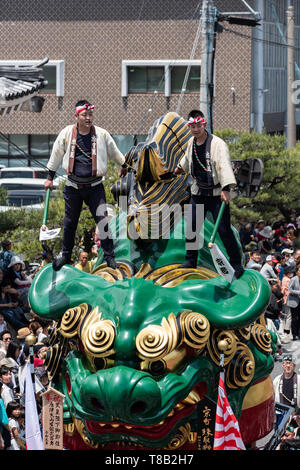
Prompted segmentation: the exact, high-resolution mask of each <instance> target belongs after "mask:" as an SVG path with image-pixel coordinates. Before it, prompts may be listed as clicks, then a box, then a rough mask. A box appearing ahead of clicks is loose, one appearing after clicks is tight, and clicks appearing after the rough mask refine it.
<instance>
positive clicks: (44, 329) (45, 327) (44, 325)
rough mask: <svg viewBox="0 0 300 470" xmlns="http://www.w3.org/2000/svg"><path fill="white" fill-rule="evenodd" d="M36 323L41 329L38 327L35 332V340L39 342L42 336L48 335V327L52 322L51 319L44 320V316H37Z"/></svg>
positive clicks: (46, 336)
mask: <svg viewBox="0 0 300 470" xmlns="http://www.w3.org/2000/svg"><path fill="white" fill-rule="evenodd" d="M38 323H39V324H40V325H41V328H42V329H38V331H37V333H38V336H37V342H38V343H40V342H41V341H43V339H44V338H48V337H49V327H51V325H52V324H53V321H52V320H45V319H44V318H39V319H38Z"/></svg>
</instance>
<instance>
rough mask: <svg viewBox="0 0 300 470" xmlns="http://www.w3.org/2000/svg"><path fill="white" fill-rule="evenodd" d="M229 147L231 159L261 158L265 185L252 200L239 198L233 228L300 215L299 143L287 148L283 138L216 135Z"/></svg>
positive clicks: (234, 206) (225, 132)
mask: <svg viewBox="0 0 300 470" xmlns="http://www.w3.org/2000/svg"><path fill="white" fill-rule="evenodd" d="M216 134H217V135H219V136H220V137H221V138H223V139H224V140H225V141H226V142H227V143H228V145H229V149H230V154H231V158H232V159H235V160H244V159H246V158H260V159H261V160H262V162H263V164H264V173H263V182H262V185H261V187H260V190H259V192H258V194H257V196H255V197H254V198H253V199H248V198H242V197H241V198H237V199H235V200H234V201H232V203H231V207H232V221H233V223H234V225H237V224H244V223H247V222H255V221H257V220H258V219H264V220H266V222H267V223H268V224H270V225H271V224H272V223H273V222H274V221H275V220H283V219H285V220H290V219H291V218H292V217H293V216H295V214H296V215H298V214H299V213H300V143H298V144H297V146H296V147H295V148H292V149H288V148H286V139H285V137H284V136H280V135H274V136H271V135H267V134H265V133H263V134H259V133H256V132H253V133H250V132H236V131H234V130H232V129H225V130H222V131H219V132H216Z"/></svg>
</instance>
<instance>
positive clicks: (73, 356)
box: [29, 118, 275, 449]
mask: <svg viewBox="0 0 300 470" xmlns="http://www.w3.org/2000/svg"><path fill="white" fill-rule="evenodd" d="M168 119H169V118H168ZM176 122H177V121H176V120H175V124H176ZM171 129H172V135H173V133H174V129H173V128H172V126H171ZM170 132H171V131H170ZM165 137H166V136H165ZM165 137H164V138H165ZM159 142H160V141H159ZM159 142H158V143H159ZM147 145H148V144H147ZM142 155H143V158H144V157H145V154H143V153H142ZM137 163H138V161H137ZM141 166H142V165H141ZM151 174H152V175H153V174H154V172H152V173H151ZM158 179H159V178H158ZM157 182H158V180H157V181H156V182H155V181H152V183H151V185H153V184H157ZM160 184H161V185H162V186H161V188H160V190H159V191H158V193H159V194H160V197H162V193H163V191H164V190H163V189H162V188H163V185H164V182H163V181H160ZM151 185H150V186H151ZM179 187H182V188H183V189H184V191H183V192H182V195H183V196H182V200H181V201H184V200H185V197H186V195H185V191H186V181H185V180H184V179H181V183H180V184H179ZM168 188H169V187H168V186H167V187H166V193H167V194H168ZM156 189H158V188H157V187H156ZM149 190H151V187H149ZM161 191H162V192H161ZM134 194H135V195H136V192H132V190H131V195H130V197H133V198H134ZM147 197H148V196H147ZM179 199H180V198H179ZM133 201H134V199H133ZM143 201H144V198H143V197H141V198H140V205H142V204H143V203H144V202H143ZM133 203H134V202H133ZM130 217H132V215H130V216H128V213H125V212H122V211H121V212H120V213H119V215H118V216H117V217H115V218H114V219H113V220H112V222H111V229H112V233H113V234H114V245H115V252H116V259H117V262H118V269H115V270H113V269H111V268H108V267H107V266H106V264H105V263H101V255H100V256H99V260H98V262H97V263H96V265H95V268H94V271H93V273H92V274H86V273H84V272H82V271H79V270H77V269H76V268H74V267H72V266H68V265H66V266H63V268H62V269H61V270H60V271H54V270H53V269H52V265H48V266H46V267H44V268H43V269H41V270H40V271H39V272H38V274H37V276H36V277H35V279H34V281H33V284H32V286H31V289H30V294H29V298H30V303H31V307H32V309H33V311H34V312H35V313H37V314H38V315H39V316H40V317H41V318H43V317H44V318H47V319H53V320H55V322H56V327H55V328H54V329H53V330H52V332H51V337H50V340H51V347H50V348H49V350H48V352H47V354H46V357H45V364H46V367H47V370H48V373H49V375H50V377H51V379H52V382H53V385H54V386H55V387H56V388H57V389H58V390H60V391H62V392H63V393H64V395H65V401H64V425H65V437H64V443H65V446H66V447H67V448H70V449H87V448H91V449H95V448H105V449H110V448H113V449H122V448H127V449H131V448H135V447H136V446H141V447H143V448H155V449H185V448H188V449H196V448H201V449H204V448H207V449H209V448H211V444H212V443H211V438H210V439H209V437H207V440H206V441H205V442H204V441H203V442H202V441H201V442H200V438H201V436H203V435H204V431H203V429H205V425H206V423H207V420H208V418H207V413H208V410H209V409H210V412H211V416H210V419H211V421H212V422H213V421H214V414H213V407H214V406H215V403H216V401H217V391H218V377H219V372H220V358H221V349H220V348H221V345H222V349H225V352H224V367H225V373H226V388H227V394H228V398H229V402H230V404H231V406H232V409H233V411H234V413H235V415H236V417H237V419H239V422H240V428H241V431H242V434H243V439H244V442H245V443H246V444H247V443H251V442H252V441H255V440H257V439H259V438H260V437H262V436H263V435H265V434H267V433H268V432H270V430H271V429H272V426H273V418H274V416H273V411H274V407H273V406H272V405H273V389H272V382H271V381H270V378H269V374H270V372H271V370H272V368H273V358H272V352H273V351H274V344H275V343H274V337H272V334H271V333H270V332H269V331H268V330H267V328H266V325H265V322H264V316H263V312H264V309H265V307H266V305H267V304H268V301H269V296H270V289H269V286H268V283H267V281H266V280H265V279H264V278H263V277H262V276H261V275H260V274H259V273H257V272H256V271H252V270H246V271H245V272H244V274H243V275H242V276H241V278H239V279H237V280H234V281H233V282H232V283H231V284H229V283H228V282H227V281H226V280H225V279H224V278H223V277H222V276H220V275H219V274H217V272H216V269H215V267H214V264H213V261H212V258H211V255H210V250H209V249H208V247H207V241H208V240H209V237H210V234H211V232H212V230H213V225H212V223H211V222H210V221H209V220H206V221H205V223H204V226H203V239H204V245H203V247H202V249H201V250H200V254H199V263H198V267H197V269H184V268H181V267H180V264H181V263H182V261H183V260H184V258H185V239H184V228H185V227H184V224H185V220H184V218H181V219H180V220H179V221H177V222H175V221H174V224H173V226H172V231H171V233H170V236H169V237H168V238H163V237H162V235H160V237H158V238H157V239H156V240H151V243H146V244H144V243H142V244H141V243H140V242H139V240H132V239H131V237H130V236H128V221H129V219H130ZM129 235H130V234H129ZM216 243H217V244H218V246H219V247H220V249H221V250H222V251H223V253H224V255H226V251H225V249H224V246H223V244H222V241H221V240H220V238H219V237H218V236H217V238H216ZM224 344H225V348H224ZM199 410H202V411H203V410H204V411H203V413H204V412H205V416H206V418H205V419H204V417H203V416H204V415H201V413H200V412H199ZM254 416H255V418H253V417H254ZM249 417H251V419H249ZM210 434H211V433H210Z"/></svg>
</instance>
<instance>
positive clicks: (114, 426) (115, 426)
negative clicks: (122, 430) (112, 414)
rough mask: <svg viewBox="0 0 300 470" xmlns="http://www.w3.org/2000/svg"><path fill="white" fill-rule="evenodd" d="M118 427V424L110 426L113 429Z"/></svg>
mask: <svg viewBox="0 0 300 470" xmlns="http://www.w3.org/2000/svg"><path fill="white" fill-rule="evenodd" d="M119 426H120V425H119V424H112V427H113V428H118V427H119Z"/></svg>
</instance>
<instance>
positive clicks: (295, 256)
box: [287, 250, 300, 267]
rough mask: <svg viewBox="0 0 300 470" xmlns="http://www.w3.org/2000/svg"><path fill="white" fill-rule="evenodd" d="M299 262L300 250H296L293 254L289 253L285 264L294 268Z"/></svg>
mask: <svg viewBox="0 0 300 470" xmlns="http://www.w3.org/2000/svg"><path fill="white" fill-rule="evenodd" d="M299 261H300V250H296V251H295V252H293V253H290V257H289V260H288V262H287V264H288V265H289V266H292V267H295V266H296V265H297V264H298V263H299Z"/></svg>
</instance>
